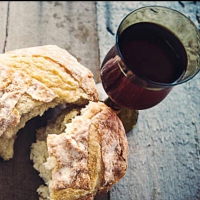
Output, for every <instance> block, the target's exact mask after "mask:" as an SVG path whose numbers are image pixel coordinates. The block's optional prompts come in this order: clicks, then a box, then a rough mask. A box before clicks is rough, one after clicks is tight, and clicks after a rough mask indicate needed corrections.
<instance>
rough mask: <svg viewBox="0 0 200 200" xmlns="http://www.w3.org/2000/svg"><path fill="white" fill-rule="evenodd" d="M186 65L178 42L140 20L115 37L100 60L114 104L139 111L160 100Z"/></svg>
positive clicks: (103, 82)
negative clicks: (113, 42) (114, 41)
mask: <svg viewBox="0 0 200 200" xmlns="http://www.w3.org/2000/svg"><path fill="white" fill-rule="evenodd" d="M116 55H117V56H116ZM186 67H187V54H186V51H185V49H184V46H183V44H182V43H181V41H179V39H178V38H177V37H176V36H175V35H174V34H173V33H172V32H170V31H169V30H167V29H165V28H164V27H162V26H159V25H156V24H153V23H147V22H142V23H137V24H134V25H132V26H130V27H128V28H127V29H125V30H124V31H123V32H122V33H121V35H119V36H118V38H117V44H116V45H115V46H114V47H113V48H112V49H111V50H110V51H109V52H108V54H107V55H106V57H105V59H104V61H103V63H102V67H101V68H102V69H101V79H102V84H103V86H104V89H105V91H106V93H107V94H108V96H109V97H110V98H111V99H112V100H113V101H114V102H115V103H117V104H119V105H121V106H124V107H127V108H130V109H138V110H140V109H146V108H150V107H153V106H155V105H156V104H158V103H159V102H161V101H162V100H163V99H164V98H165V97H166V96H167V94H168V93H169V92H170V91H171V89H172V85H173V83H175V82H176V81H178V80H179V79H180V78H181V77H182V76H183V74H184V73H185V71H186ZM122 68H123V69H122ZM128 71H129V72H128ZM130 72H131V73H132V75H131V76H129V75H128V74H130ZM128 77H131V78H128ZM170 84H172V85H170Z"/></svg>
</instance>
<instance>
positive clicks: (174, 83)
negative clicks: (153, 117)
mask: <svg viewBox="0 0 200 200" xmlns="http://www.w3.org/2000/svg"><path fill="white" fill-rule="evenodd" d="M147 8H149V9H150V8H162V9H166V10H171V11H174V12H176V13H178V14H179V15H182V16H183V17H184V18H185V19H187V20H188V22H190V23H191V24H192V25H193V26H194V27H195V28H196V29H197V27H196V25H195V24H194V22H193V21H192V20H190V19H189V18H188V17H186V16H185V15H184V14H183V13H181V12H179V11H178V10H175V9H173V8H170V7H166V6H158V5H152V6H151V5H149V6H143V7H140V8H137V9H135V10H132V11H130V12H129V13H128V14H127V15H126V16H125V17H124V18H123V19H122V21H121V22H120V23H119V25H118V28H117V32H116V36H115V40H116V47H117V51H118V53H119V55H120V57H121V59H122V61H123V62H124V64H125V66H126V68H128V69H129V70H130V71H131V72H132V73H133V74H135V75H137V77H138V78H139V79H141V80H144V81H146V82H147V83H150V84H153V85H157V86H163V87H172V86H175V85H179V84H182V83H185V82H187V81H189V80H191V79H192V78H193V77H195V76H196V75H197V74H198V72H199V71H200V68H199V69H198V70H197V71H196V72H195V73H193V74H192V75H191V76H189V77H187V78H185V79H182V78H183V76H184V74H185V73H184V74H183V75H182V76H181V77H179V79H177V80H175V81H174V82H172V83H163V82H157V81H152V80H150V79H148V78H145V77H142V76H140V75H139V74H137V73H135V72H134V71H133V70H132V69H131V68H129V67H128V65H127V64H126V61H125V59H124V57H123V55H122V53H121V51H120V46H119V42H118V41H119V30H120V27H121V25H122V24H123V22H124V21H125V20H126V19H127V18H128V17H129V16H130V15H131V14H132V13H134V12H137V11H139V10H143V9H147ZM143 22H144V21H143ZM146 22H149V21H146ZM137 23H138V22H137ZM137 23H135V24H137ZM151 23H154V24H156V25H161V24H159V23H155V22H151ZM163 27H165V26H163ZM197 31H198V29H197Z"/></svg>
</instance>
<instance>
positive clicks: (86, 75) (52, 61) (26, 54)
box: [0, 45, 98, 160]
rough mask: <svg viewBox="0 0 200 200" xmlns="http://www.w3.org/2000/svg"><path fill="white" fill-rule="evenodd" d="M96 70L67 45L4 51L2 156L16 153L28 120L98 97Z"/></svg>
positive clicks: (0, 58) (0, 60)
mask: <svg viewBox="0 0 200 200" xmlns="http://www.w3.org/2000/svg"><path fill="white" fill-rule="evenodd" d="M97 100H98V93H97V90H96V86H95V81H94V79H93V74H92V72H91V71H90V70H89V69H88V68H86V67H84V66H83V65H81V64H80V63H79V62H78V61H77V59H76V58H75V57H73V56H72V55H71V54H69V53H68V52H67V51H66V50H65V49H62V48H60V47H58V46H56V45H44V46H37V47H30V48H23V49H16V50H13V51H9V52H6V53H4V54H0V126H1V129H0V156H1V157H3V158H4V159H5V160H8V159H10V158H12V157H13V143H14V140H15V135H16V133H17V132H18V130H19V129H20V128H22V127H24V125H25V123H26V122H27V121H28V120H29V119H31V118H33V117H35V116H38V115H43V113H44V112H45V111H46V110H48V109H49V108H53V107H55V106H57V105H59V104H65V103H67V104H78V105H85V104H87V103H88V101H97Z"/></svg>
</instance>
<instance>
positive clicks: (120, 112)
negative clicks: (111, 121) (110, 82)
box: [96, 83, 139, 133]
mask: <svg viewBox="0 0 200 200" xmlns="http://www.w3.org/2000/svg"><path fill="white" fill-rule="evenodd" d="M96 86H97V90H98V93H99V99H100V101H102V102H104V103H105V104H106V105H107V106H109V107H111V108H112V109H113V110H114V111H115V112H116V114H117V116H118V117H119V118H120V120H121V121H122V124H123V125H124V129H125V131H126V133H128V132H129V131H131V130H132V129H133V128H134V127H135V125H136V124H137V120H138V114H139V112H138V110H131V109H128V108H124V107H121V106H119V105H117V104H115V103H114V102H113V101H112V100H111V99H110V98H109V97H108V96H107V94H106V93H105V91H104V89H103V86H102V84H101V83H98V84H96Z"/></svg>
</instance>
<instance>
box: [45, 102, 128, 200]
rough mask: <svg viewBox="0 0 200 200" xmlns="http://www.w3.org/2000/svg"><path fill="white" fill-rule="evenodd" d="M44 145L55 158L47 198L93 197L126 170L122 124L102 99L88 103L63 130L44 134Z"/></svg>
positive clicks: (107, 188) (71, 198)
mask: <svg viewBox="0 0 200 200" xmlns="http://www.w3.org/2000/svg"><path fill="white" fill-rule="evenodd" d="M47 148H48V153H49V156H50V158H53V159H54V160H56V162H55V166H54V167H53V170H52V180H51V181H50V184H49V190H50V191H51V192H50V197H51V198H50V199H51V200H58V199H61V197H62V199H63V200H65V199H66V200H75V199H79V200H80V199H84V198H86V197H88V198H89V196H91V199H94V196H95V195H101V194H102V193H106V192H108V190H109V189H110V188H111V187H112V186H113V185H114V184H115V183H117V182H118V181H119V180H120V179H121V178H122V177H123V176H124V174H125V172H126V169H127V158H128V142H127V138H126V133H125V130H124V127H123V125H122V123H121V121H120V120H119V118H118V117H117V115H116V113H115V112H114V111H113V110H112V109H111V108H109V107H108V106H106V105H105V104H104V103H102V102H96V103H95V102H90V103H89V104H88V105H87V106H86V108H85V109H83V110H82V111H81V115H80V116H76V117H75V118H74V119H72V122H71V123H69V124H67V125H66V129H65V131H64V132H63V133H61V134H59V135H57V134H50V135H48V136H47ZM46 165H48V161H47V163H46Z"/></svg>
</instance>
